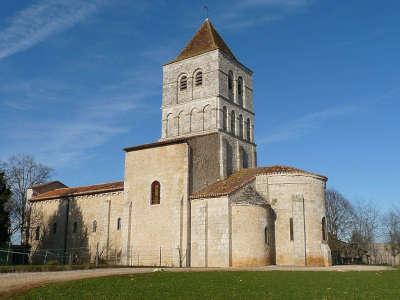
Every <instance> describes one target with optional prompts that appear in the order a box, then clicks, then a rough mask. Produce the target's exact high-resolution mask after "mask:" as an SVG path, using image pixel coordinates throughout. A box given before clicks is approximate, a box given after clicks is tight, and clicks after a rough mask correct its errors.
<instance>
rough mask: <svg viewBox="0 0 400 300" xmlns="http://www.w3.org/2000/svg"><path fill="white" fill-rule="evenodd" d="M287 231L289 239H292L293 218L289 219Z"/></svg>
mask: <svg viewBox="0 0 400 300" xmlns="http://www.w3.org/2000/svg"><path fill="white" fill-rule="evenodd" d="M289 233H290V240H291V241H293V240H294V234H293V218H290V219H289Z"/></svg>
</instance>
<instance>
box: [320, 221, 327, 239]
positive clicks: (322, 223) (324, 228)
mask: <svg viewBox="0 0 400 300" xmlns="http://www.w3.org/2000/svg"><path fill="white" fill-rule="evenodd" d="M321 226H322V240H323V241H326V240H327V236H326V218H325V217H323V218H322V222H321Z"/></svg>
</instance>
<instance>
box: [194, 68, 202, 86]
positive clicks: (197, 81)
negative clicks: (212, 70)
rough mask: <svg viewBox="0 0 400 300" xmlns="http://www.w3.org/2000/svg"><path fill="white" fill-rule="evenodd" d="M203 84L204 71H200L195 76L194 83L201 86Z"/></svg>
mask: <svg viewBox="0 0 400 300" xmlns="http://www.w3.org/2000/svg"><path fill="white" fill-rule="evenodd" d="M202 84H203V72H202V71H198V72H197V73H196V75H195V76H194V85H195V86H200V85H202Z"/></svg>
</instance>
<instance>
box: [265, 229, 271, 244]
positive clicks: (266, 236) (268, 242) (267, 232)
mask: <svg viewBox="0 0 400 300" xmlns="http://www.w3.org/2000/svg"><path fill="white" fill-rule="evenodd" d="M264 239H265V244H266V245H269V244H270V238H269V231H268V226H265V229H264Z"/></svg>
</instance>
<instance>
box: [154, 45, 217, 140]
mask: <svg viewBox="0 0 400 300" xmlns="http://www.w3.org/2000/svg"><path fill="white" fill-rule="evenodd" d="M198 71H201V72H202V74H203V83H202V85H200V86H195V85H194V75H195V73H196V72H198ZM182 76H186V77H187V88H186V89H185V90H180V89H179V81H180V79H181V78H182ZM217 78H218V50H215V51H211V52H207V53H205V54H202V55H198V56H195V57H191V58H188V59H185V60H183V61H178V62H175V63H172V64H167V65H164V67H163V101H162V133H161V138H162V139H165V138H171V137H176V136H189V135H194V134H199V133H205V132H211V131H215V130H216V129H217V113H218V110H217V107H216V99H217V95H218V89H219V87H218V80H217Z"/></svg>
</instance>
